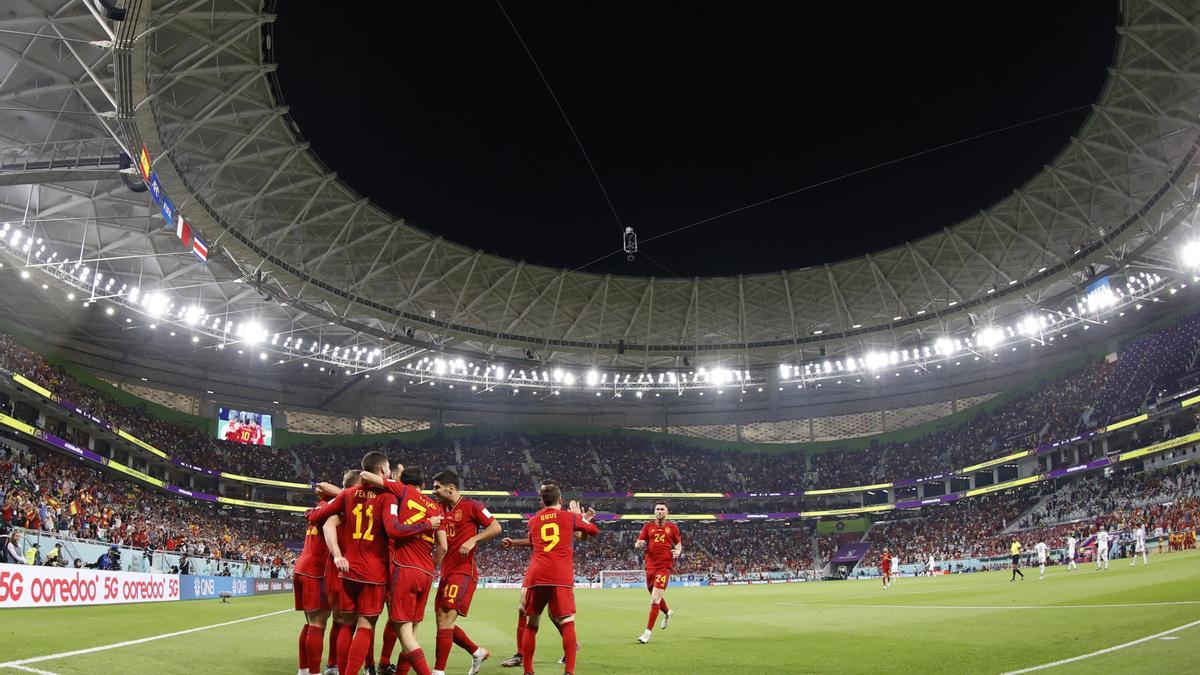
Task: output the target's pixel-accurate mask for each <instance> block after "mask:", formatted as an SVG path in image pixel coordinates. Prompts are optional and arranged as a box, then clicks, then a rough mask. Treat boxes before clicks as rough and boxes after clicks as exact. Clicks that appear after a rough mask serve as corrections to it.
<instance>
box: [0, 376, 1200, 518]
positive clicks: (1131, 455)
mask: <svg viewBox="0 0 1200 675" xmlns="http://www.w3.org/2000/svg"><path fill="white" fill-rule="evenodd" d="M0 373H4V374H7V375H9V376H10V377H11V378H12V380H13V381H14V382H16V383H17V384H19V385H21V386H23V387H25V388H26V389H29V390H30V391H33V392H35V393H37V394H38V395H40V396H42V397H44V398H46V399H47V400H49V401H51V402H53V403H55V404H57V405H59V406H60V407H62V408H63V409H65V410H67V411H68V412H71V413H75V414H78V415H81V416H83V417H85V418H87V419H89V420H91V421H92V422H94V423H96V424H97V425H99V426H100V427H101V428H103V429H105V430H108V431H110V432H112V433H114V434H116V435H117V436H118V437H120V438H122V439H125V440H126V441H128V442H130V443H132V444H134V445H136V446H138V447H140V448H142V449H144V450H146V451H147V452H150V453H151V454H153V455H155V456H157V457H159V458H161V459H164V460H167V461H169V462H171V463H173V464H175V465H177V466H181V467H184V468H186V469H190V470H193V471H198V472H200V473H203V474H205V475H208V476H213V477H216V478H224V479H229V480H235V481H240V482H245V483H253V484H258V485H270V486H275V487H284V488H295V489H304V490H308V489H311V488H312V487H313V484H311V483H295V482H288V481H279V480H272V479H267V478H257V477H253V476H242V475H240V474H232V473H226V472H222V471H216V470H213V469H206V468H203V467H198V466H195V465H192V464H188V463H186V462H183V461H180V460H177V459H175V458H173V457H170V456H168V455H167V454H166V453H165V452H163V451H162V450H159V449H158V448H156V447H154V446H153V445H151V444H149V443H147V442H145V441H143V440H141V439H139V438H137V437H135V436H133V435H132V434H130V433H128V432H126V431H124V430H123V429H120V428H118V427H115V426H113V425H111V424H109V423H107V422H105V421H104V420H102V419H100V418H98V417H95V416H94V415H91V414H90V413H88V412H87V411H85V410H83V409H82V408H79V407H78V406H76V405H75V404H74V403H72V402H70V401H67V400H65V399H62V398H59V397H56V396H55V395H54V393H53V392H52V391H50V390H49V389H46V388H45V387H42V386H41V385H38V384H37V383H35V382H33V381H31V380H29V379H28V378H26V377H24V376H23V375H20V374H15V373H12V372H10V371H7V370H4V369H0ZM1195 393H1196V392H1195V391H1189V392H1186V393H1183V394H1180V395H1179V396H1177V397H1176V399H1175V400H1172V401H1170V402H1168V403H1167V404H1166V405H1162V406H1159V407H1158V408H1157V409H1156V410H1155V411H1154V416H1155V417H1159V416H1161V415H1164V414H1168V413H1171V412H1174V411H1176V410H1181V409H1184V408H1188V407H1191V406H1193V405H1196V404H1197V403H1200V395H1192V394H1195ZM1184 397H1186V398H1184ZM1149 419H1150V414H1149V413H1142V414H1139V415H1135V416H1133V417H1130V418H1127V419H1124V420H1121V421H1119V422H1114V423H1112V424H1108V425H1106V426H1103V427H1099V428H1097V429H1094V430H1092V431H1087V432H1084V433H1082V434H1079V435H1076V436H1072V437H1071V438H1068V439H1064V440H1060V441H1055V442H1053V443H1045V444H1043V445H1040V446H1038V447H1036V448H1031V449H1029V450H1020V451H1017V452H1014V453H1010V454H1007V455H1004V456H1002V457H997V458H995V459H990V460H988V461H985V462H980V463H978V464H973V465H971V466H966V467H963V468H961V469H957V470H955V471H949V472H946V473H941V474H937V475H933V476H924V477H921V478H910V479H905V480H900V481H894V482H887V483H874V484H871V485H858V486H853V487H843V488H821V489H814V490H796V491H781V492H584V493H582V494H581V496H582V497H583V498H584V499H623V498H625V499H627V498H645V499H754V498H763V497H807V496H814V497H815V496H821V495H835V494H850V493H855V492H865V491H868V490H880V489H888V488H898V487H907V486H912V485H918V484H920V483H926V482H931V481H945V480H947V479H949V478H954V477H963V476H969V475H970V474H972V473H974V472H976V471H980V470H983V469H988V468H991V467H994V466H997V465H1000V464H1004V463H1006V462H1012V461H1014V460H1017V459H1021V458H1023V457H1030V456H1036V455H1042V454H1045V453H1049V452H1053V451H1054V450H1057V449H1058V448H1060V447H1063V446H1065V445H1069V444H1071V443H1076V442H1079V441H1081V440H1087V439H1090V438H1093V437H1095V436H1098V435H1101V434H1105V433H1109V432H1112V431H1116V430H1119V429H1122V428H1125V427H1128V426H1132V425H1135V424H1139V423H1141V422H1145V421H1147V420H1149ZM0 422H3V423H4V424H5V425H7V426H10V427H12V428H15V429H17V430H18V431H22V432H24V433H27V434H29V435H31V436H35V437H38V438H40V439H41V440H44V441H46V442H48V443H50V444H51V445H55V446H57V447H59V448H61V449H64V450H67V451H68V452H71V453H73V454H75V455H77V456H82V457H84V458H85V459H88V460H91V461H93V462H98V463H101V464H103V465H105V466H108V467H110V468H112V469H114V470H116V471H120V472H121V473H124V474H126V475H129V476H130V477H132V478H135V479H137V480H140V481H142V482H147V483H150V484H152V485H155V486H156V487H159V488H162V489H164V490H167V491H169V492H174V493H177V494H181V495H183V496H187V497H193V498H195V499H200V500H204V501H215V502H219V503H223V504H230V505H235V506H244V507H247V508H256V509H267V510H276V511H294V512H303V511H306V510H307V509H308V507H306V506H292V505H287V504H271V503H267V502H258V501H250V500H243V499H234V498H231V497H220V496H216V495H209V494H205V493H203V492H196V491H191V490H184V489H182V488H179V487H176V486H174V485H168V484H165V482H164V481H162V480H159V479H157V478H154V477H152V476H148V475H146V474H144V473H142V472H140V471H137V470H135V469H133V468H131V467H126V466H124V465H123V464H121V463H119V462H116V461H114V460H109V459H107V458H104V457H101V456H100V455H97V454H96V453H93V452H91V451H90V450H86V449H82V448H78V447H77V446H75V445H73V444H71V443H69V442H67V441H64V440H62V439H59V438H57V437H56V436H53V435H52V434H49V433H46V432H44V431H42V430H39V429H36V428H35V427H33V426H32V425H29V424H26V423H24V422H21V421H20V420H16V419H14V418H11V417H8V416H6V415H0ZM30 430H32V431H30ZM1197 438H1200V436H1198V435H1197V434H1189V435H1187V436H1184V437H1180V438H1176V439H1172V440H1170V441H1164V442H1163V443H1158V444H1155V445H1151V446H1147V447H1145V448H1141V449H1139V450H1134V451H1131V452H1125V453H1121V454H1119V455H1117V456H1116V457H1115V458H1114V457H1112V456H1110V457H1106V458H1102V459H1098V460H1094V461H1092V462H1088V463H1085V464H1080V465H1076V466H1072V467H1065V468H1062V469H1056V470H1054V471H1050V472H1048V473H1044V474H1038V475H1035V476H1028V477H1025V478H1020V479H1017V480H1013V481H1007V482H1004V483H997V484H995V485H990V486H987V487H982V488H976V489H973V490H965V491H961V492H955V493H949V494H945V495H941V496H939V497H930V498H928V499H920V500H910V501H904V502H898V503H896V504H880V505H875V506H865V507H850V508H843V509H825V510H816V511H793V512H782V513H775V514H744V513H742V514H698V515H675V516H672V517H673V518H675V519H678V520H688V519H690V520H754V519H764V520H767V519H772V520H778V519H790V518H820V517H830V516H842V515H855V514H866V513H874V512H878V511H888V510H892V509H903V508H917V507H920V506H926V505H930V504H938V503H947V502H951V501H954V500H957V499H960V498H963V497H973V496H976V495H981V494H987V493H989V492H996V491H998V490H1007V489H1011V488H1015V487H1020V486H1022V485H1028V484H1032V483H1037V482H1041V481H1044V480H1052V479H1056V478H1061V477H1063V476H1067V475H1071V474H1074V473H1080V472H1089V471H1093V470H1095V469H1099V468H1103V467H1105V466H1111V465H1114V464H1118V463H1120V462H1124V461H1127V460H1129V459H1135V458H1137V457H1141V456H1145V455H1148V454H1152V453H1155V452H1159V451H1161V450H1166V449H1169V448H1172V447H1178V446H1179V445H1186V444H1187V443H1191V442H1194V441H1196V440H1197ZM1160 446H1161V447H1160ZM83 453H86V454H83ZM426 492H429V491H428V490H427V491H426ZM463 494H465V495H469V496H475V497H537V496H538V493H536V492H533V491H526V490H464V491H463ZM527 515H528V514H495V516H496V517H497V518H500V519H517V518H524V517H527ZM599 519H601V520H617V519H624V520H649V516H642V515H618V514H600V518H599Z"/></svg>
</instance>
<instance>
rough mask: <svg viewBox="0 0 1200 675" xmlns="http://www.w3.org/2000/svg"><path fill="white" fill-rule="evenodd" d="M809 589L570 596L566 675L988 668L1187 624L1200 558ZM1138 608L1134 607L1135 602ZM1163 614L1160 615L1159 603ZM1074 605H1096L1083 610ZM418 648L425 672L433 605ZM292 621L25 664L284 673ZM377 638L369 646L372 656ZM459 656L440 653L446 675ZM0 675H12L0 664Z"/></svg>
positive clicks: (1079, 667)
mask: <svg viewBox="0 0 1200 675" xmlns="http://www.w3.org/2000/svg"><path fill="white" fill-rule="evenodd" d="M1025 574H1026V580H1025V581H1024V582H1022V581H1020V580H1018V581H1017V582H1015V583H1011V582H1009V580H1008V579H1009V573H1008V572H988V573H982V574H972V575H955V576H947V577H938V578H934V579H927V578H917V579H900V580H898V581H897V582H896V583H895V584H894V585H893V586H892V588H891V589H890V590H887V591H883V590H881V589H880V588H879V582H878V580H870V581H846V582H830V583H817V584H788V585H767V586H734V587H719V588H694V589H693V588H688V589H683V588H676V589H671V590H670V591H669V593H668V598H669V599H670V602H671V606H672V609H674V610H676V612H677V614H676V617H675V618H674V619H673V620H672V623H671V627H670V629H668V630H666V631H659V630H655V633H654V638H653V640H652V641H651V642H650V644H647V645H641V644H637V643H636V642H635V639H636V638H637V636H638V635H639V634H640V633H641V631H642V629H643V628H644V627H645V621H646V610H647V609H648V601H647V597H648V596H647V594H646V593H645V591H642V590H637V589H630V590H586V591H576V597H577V603H578V606H579V612H580V613H579V616H578V622H579V624H578V625H579V639H580V642H581V643H582V644H583V648H582V650H581V651H580V654H579V663H578V667H577V671H578V672H580V673H660V674H673V673H687V674H689V675H699V674H702V673H729V672H735V673H745V672H753V673H824V672H840V673H846V672H864V671H888V672H921V673H963V672H985V673H1000V672H1004V671H1008V670H1014V669H1019V668H1025V667H1030V666H1034V665H1038V664H1043V663H1048V662H1052V661H1056V660H1060V659H1065V658H1070V657H1074V656H1078V655H1082V654H1087V653H1090V652H1093V651H1096V650H1100V649H1105V648H1109V647H1113V646H1115V645H1119V644H1122V643H1125V642H1129V641H1131V640H1135V639H1138V638H1143V637H1146V636H1149V635H1153V634H1155V633H1159V632H1161V631H1165V630H1169V629H1172V628H1176V627H1178V626H1182V625H1185V624H1188V623H1191V622H1193V621H1197V620H1198V619H1200V552H1187V553H1175V554H1167V555H1158V556H1152V557H1151V564H1150V565H1149V566H1148V567H1142V566H1141V565H1140V563H1139V565H1138V566H1137V567H1136V568H1130V567H1129V563H1128V561H1127V560H1116V561H1113V563H1112V567H1111V569H1109V570H1108V571H1107V572H1096V571H1095V569H1094V567H1093V566H1091V565H1084V566H1082V567H1081V568H1080V569H1079V570H1078V571H1073V572H1067V571H1066V570H1065V568H1063V567H1052V568H1050V569H1049V573H1048V575H1047V577H1046V579H1044V580H1039V579H1038V578H1037V569H1036V568H1032V569H1026V570H1025ZM290 603H291V597H290V596H261V597H254V598H240V599H235V600H233V601H231V602H230V603H228V604H222V603H220V602H216V601H192V602H181V603H163V604H149V605H120V606H107V607H80V608H62V609H28V610H24V609H22V610H5V611H3V612H0V664H2V663H4V662H8V661H14V660H19V659H24V658H30V657H36V656H42V655H48V654H57V653H60V652H67V651H73V650H79V649H86V648H88V647H95V646H101V645H108V644H113V643H118V642H124V641H128V640H136V639H139V638H145V637H150V636H154V635H160V634H163V633H169V632H174V631H179V630H186V629H189V628H196V627H201V626H208V625H211V624H216V623H222V622H227V621H232V620H236V619H241V618H246V617H257V616H260V615H264V614H268V613H271V612H278V611H280V610H286V609H288V608H289V607H290ZM1136 603H1141V604H1136ZM1163 603H1174V604H1163ZM516 605H517V591H507V590H505V591H501V590H480V591H478V592H477V593H476V596H475V599H474V605H473V607H472V612H471V616H470V618H467V619H463V620H461V623H460V625H461V626H462V627H463V628H464V629H465V630H466V631H467V632H468V634H470V635H471V637H472V638H473V639H474V640H475V641H476V642H477V643H479V644H480V645H483V646H485V647H488V648H489V649H490V650H491V651H492V652H493V657H492V659H491V660H490V661H489V662H488V663H487V664H486V665H485V666H484V672H494V673H501V672H505V673H511V672H514V671H513V670H510V669H503V668H500V666H499V661H501V660H503V659H505V658H507V657H508V656H509V655H510V654H512V652H513V651H514V641H515V623H516V620H515V614H516ZM1085 605H1108V606H1095V607H1081V606H1085ZM427 618H428V621H426V622H425V624H423V625H422V626H421V629H420V633H419V638H420V640H421V643H422V646H423V647H424V648H425V651H426V653H427V654H428V657H429V659H430V664H431V665H432V658H433V647H434V640H433V634H434V626H433V621H432V619H433V616H432V610H429V611H428V613H427ZM301 621H302V619H301V618H300V616H299V615H298V614H297V613H294V612H284V613H280V614H275V615H272V616H265V617H262V618H256V619H254V620H251V621H246V622H243V623H238V624H234V625H229V626H224V627H220V628H213V629H210V630H204V631H199V632H194V633H189V634H185V635H180V636H176V637H170V638H165V639H161V640H155V641H150V642H144V643H140V644H135V645H131V646H125V647H120V648H116V649H110V650H104V651H98V652H94V653H91V654H86V655H79V656H67V657H62V658H55V659H52V660H46V661H39V662H36V663H30V664H27V667H30V668H35V669H37V670H39V671H45V672H50V673H59V674H63V675H66V674H72V673H94V672H124V673H143V672H144V673H163V672H167V673H174V672H195V671H203V672H206V673H293V672H295V670H296V660H297V656H296V642H297V640H296V638H297V635H298V632H299V628H300V623H301ZM379 633H380V631H377V636H376V648H377V649H378V642H379V639H380V637H379ZM1169 637H1173V638H1175V639H1173V640H1163V639H1155V640H1149V641H1146V642H1143V643H1141V644H1138V645H1135V646H1132V647H1129V648H1127V649H1121V650H1117V651H1113V652H1110V653H1107V654H1104V655H1100V656H1096V657H1094V658H1088V659H1085V660H1083V661H1078V662H1075V663H1071V664H1067V665H1065V666H1061V667H1058V668H1055V669H1054V670H1055V672H1083V671H1084V670H1085V669H1090V670H1092V671H1095V670H1097V669H1099V670H1102V671H1106V672H1150V671H1154V670H1159V671H1166V670H1172V671H1173V670H1178V669H1179V668H1180V667H1183V668H1190V666H1186V665H1184V664H1188V663H1192V664H1195V663H1196V662H1197V659H1198V658H1200V625H1198V626H1195V627H1192V628H1188V629H1185V630H1182V631H1179V632H1177V633H1174V634H1172V635H1171V636H1169ZM539 638H540V639H539V641H538V655H537V657H536V659H535V660H536V665H537V668H538V671H539V672H542V673H558V672H561V667H560V666H558V664H557V663H556V661H557V659H558V657H559V656H560V655H561V644H560V642H559V637H558V634H557V632H556V631H555V630H554V629H553V627H551V626H550V625H549V624H548V623H545V622H544V623H543V628H542V630H541V632H540V633H539ZM468 663H469V660H468V658H467V656H466V654H465V653H464V652H463V651H462V650H460V649H458V648H457V647H456V648H455V649H454V652H453V654H452V655H451V658H450V663H449V667H448V668H447V671H448V672H465V670H466V668H467V665H468ZM3 672H13V673H16V672H19V671H17V670H10V669H6V668H4V667H0V675H2V674H3Z"/></svg>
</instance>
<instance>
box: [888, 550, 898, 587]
mask: <svg viewBox="0 0 1200 675" xmlns="http://www.w3.org/2000/svg"><path fill="white" fill-rule="evenodd" d="M899 576H900V556H899V554H897V555H894V556H892V575H891V582H890V583H889V584H888V585H889V586H891V584H892V583H895V581H896V579H897V578H899Z"/></svg>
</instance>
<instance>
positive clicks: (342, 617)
mask: <svg viewBox="0 0 1200 675" xmlns="http://www.w3.org/2000/svg"><path fill="white" fill-rule="evenodd" d="M361 473H362V470H361V469H350V470H349V471H347V472H346V473H345V474H344V475H343V476H342V487H340V488H339V487H337V486H336V485H332V484H330V483H321V484H319V485H317V490H318V492H319V493H320V494H321V495H323V496H324V497H325V498H326V499H330V500H331V499H333V498H334V497H336V496H338V494H339V493H341V492H342V490H347V489H350V488H353V487H357V486H358V484H359V478H358V476H359V474H361ZM343 533H344V531H343V530H340V529H339V530H338V536H339V537H341V536H342V535H343ZM321 542H322V545H324V546H325V551H326V553H325V603H326V604H327V605H328V606H329V610H330V614H331V616H332V618H333V624H332V625H331V626H330V628H329V649H328V651H329V657H328V660H327V661H326V663H325V673H327V674H330V673H335V672H336V670H335V669H336V668H337V665H338V659H337V657H338V654H337V645H338V638H339V637H340V636H341V634H342V632H343V631H344V632H345V633H346V635H347V636H351V635H353V634H354V616H353V615H348V614H343V613H342V611H341V606H342V578H341V576H339V575H340V574H341V573H340V572H339V571H338V568H337V565H334V564H333V554H332V553H329V546H328V545H326V544H324V542H325V538H324V532H322V533H321ZM341 546H342V548H345V542H342V544H341ZM343 656H345V654H343ZM310 675H316V673H310Z"/></svg>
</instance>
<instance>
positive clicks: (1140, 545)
mask: <svg viewBox="0 0 1200 675" xmlns="http://www.w3.org/2000/svg"><path fill="white" fill-rule="evenodd" d="M1139 553H1141V554H1142V567H1145V566H1146V565H1149V564H1150V560H1149V559H1148V558H1147V557H1146V528H1145V527H1143V526H1142V524H1141V523H1138V526H1137V529H1136V530H1134V531H1133V560H1131V561H1130V562H1129V566H1130V567H1133V566H1134V565H1136V564H1137V554H1139Z"/></svg>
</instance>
